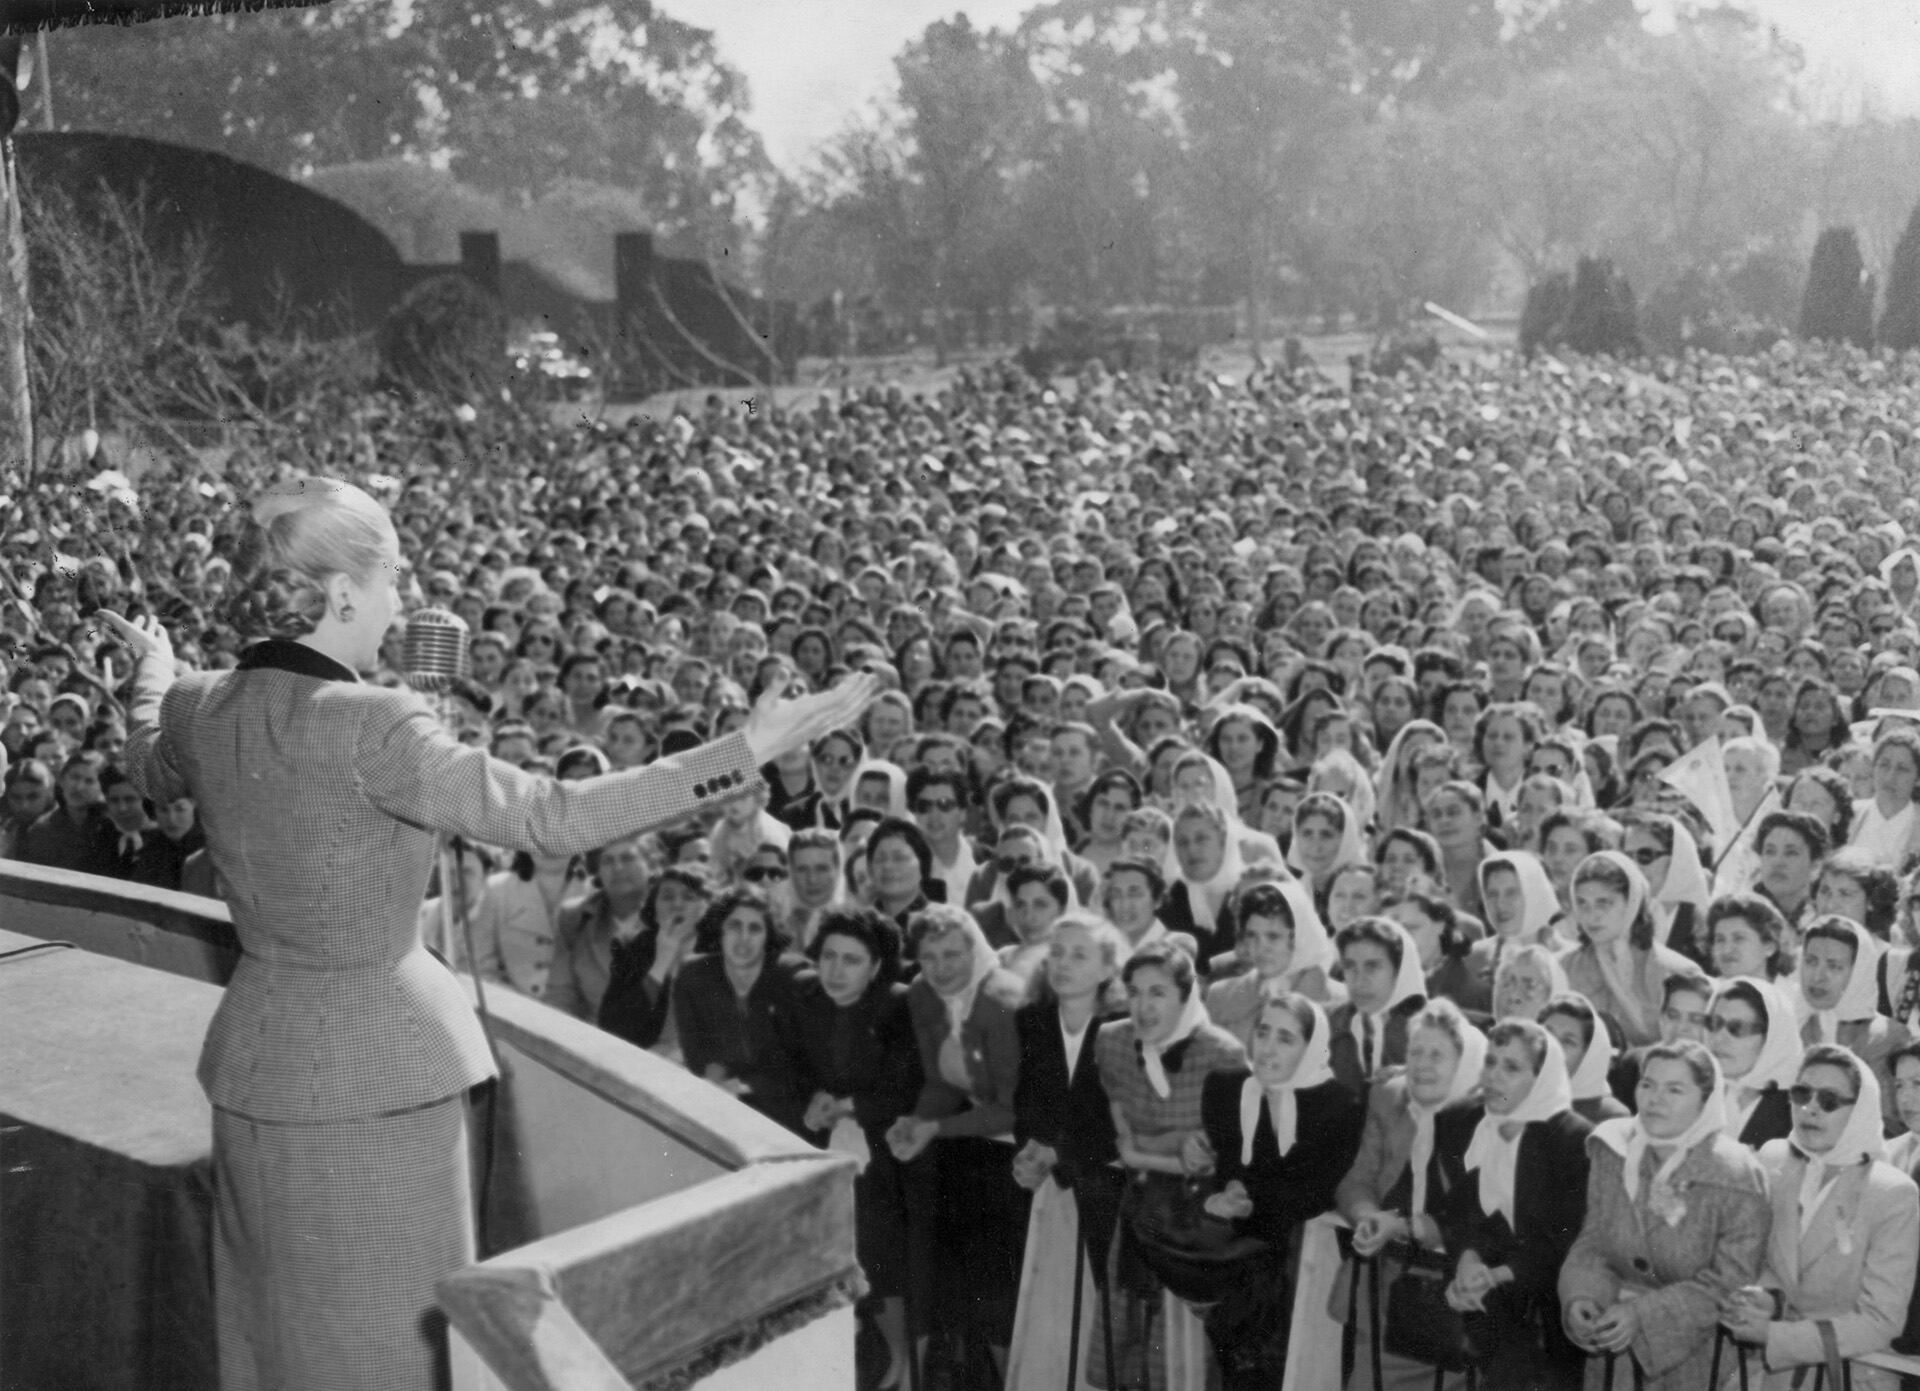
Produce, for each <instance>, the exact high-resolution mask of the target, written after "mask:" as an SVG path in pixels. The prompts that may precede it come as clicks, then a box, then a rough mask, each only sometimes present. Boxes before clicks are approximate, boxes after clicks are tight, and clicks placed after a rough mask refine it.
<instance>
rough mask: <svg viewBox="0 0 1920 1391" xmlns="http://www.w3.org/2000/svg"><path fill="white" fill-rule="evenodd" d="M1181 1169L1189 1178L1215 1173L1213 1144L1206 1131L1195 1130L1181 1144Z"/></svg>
mask: <svg viewBox="0 0 1920 1391" xmlns="http://www.w3.org/2000/svg"><path fill="white" fill-rule="evenodd" d="M1180 1169H1181V1172H1183V1173H1184V1174H1186V1175H1187V1177H1189V1178H1203V1177H1205V1176H1206V1175H1207V1174H1210V1173H1212V1172H1213V1144H1212V1142H1211V1141H1209V1140H1208V1139H1207V1133H1206V1132H1205V1131H1204V1130H1195V1131H1192V1132H1190V1133H1189V1134H1188V1135H1187V1138H1186V1139H1184V1140H1182V1141H1181V1142H1180Z"/></svg>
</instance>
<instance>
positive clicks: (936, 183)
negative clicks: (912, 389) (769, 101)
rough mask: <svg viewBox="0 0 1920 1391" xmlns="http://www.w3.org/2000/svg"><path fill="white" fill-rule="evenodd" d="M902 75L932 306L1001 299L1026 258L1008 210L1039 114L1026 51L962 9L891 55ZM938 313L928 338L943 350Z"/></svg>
mask: <svg viewBox="0 0 1920 1391" xmlns="http://www.w3.org/2000/svg"><path fill="white" fill-rule="evenodd" d="M894 68H895V70H896V72H897V73H898V74H899V78H900V107H901V111H902V115H903V118H904V119H903V123H902V126H901V131H902V133H903V134H904V135H905V136H906V137H907V139H908V141H909V142H910V143H909V147H908V153H907V156H906V161H905V172H906V173H907V175H908V177H909V178H910V180H911V182H912V186H913V191H914V197H913V198H912V199H911V200H910V201H909V203H908V208H909V211H910V215H911V217H912V221H913V223H914V224H915V225H914V234H915V236H914V239H915V240H917V241H920V242H921V243H922V244H924V245H926V246H927V247H928V249H929V252H930V258H929V261H928V264H927V273H928V274H929V276H930V278H931V280H932V286H933V297H934V303H935V306H936V310H937V311H945V310H946V309H948V308H951V307H954V306H956V305H960V304H965V305H967V306H969V307H972V308H985V307H988V306H991V305H1000V304H1005V303H1008V302H1009V301H1010V300H1011V297H1012V290H1013V287H1014V285H1015V284H1017V283H1018V278H1019V272H1020V270H1021V269H1022V268H1023V263H1024V261H1025V257H1024V255H1023V254H1022V253H1021V251H1020V248H1019V247H1018V245H1017V242H1016V238H1015V236H1014V234H1013V227H1012V224H1011V220H1010V218H1009V217H1008V211H1009V209H1010V207H1011V205H1012V203H1013V201H1014V192H1015V186H1016V182H1017V179H1018V175H1019V166H1020V163H1021V161H1022V159H1023V158H1024V156H1025V155H1026V153H1027V151H1028V149H1029V146H1030V142H1031V140H1032V137H1033V135H1034V133H1035V131H1036V130H1037V129H1038V127H1039V123H1040V120H1041V117H1042V113H1043V106H1042V98H1041V92H1040V84H1039V82H1038V81H1037V80H1036V79H1035V77H1034V74H1033V72H1032V70H1031V69H1030V68H1029V67H1028V66H1027V58H1026V52H1025V50H1024V49H1022V48H1021V46H1020V45H1019V43H1018V42H1016V41H1015V39H1014V38H1013V37H1012V36H1011V35H1008V34H1004V33H1002V32H1001V31H1000V30H997V29H990V30H987V31H986V32H984V33H982V32H981V31H979V30H976V29H975V28H974V27H973V25H972V24H971V23H970V22H969V21H968V19H967V17H966V16H965V15H964V14H958V15H955V16H954V17H953V18H952V19H950V20H936V21H935V22H934V23H932V24H930V25H928V26H927V29H926V32H925V33H923V34H922V35H921V36H920V38H919V39H917V40H915V41H914V42H913V43H912V44H909V45H908V46H907V49H906V51H905V52H904V53H902V54H901V55H900V56H899V57H898V58H896V59H895V60H894ZM946 341H947V340H946V315H945V313H944V312H936V316H935V328H934V343H935V347H936V350H937V352H938V353H939V356H940V358H941V360H942V361H944V360H945V355H946Z"/></svg>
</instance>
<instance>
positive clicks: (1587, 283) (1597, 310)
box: [1561, 256, 1640, 357]
mask: <svg viewBox="0 0 1920 1391" xmlns="http://www.w3.org/2000/svg"><path fill="white" fill-rule="evenodd" d="M1561 337H1562V341H1564V342H1565V343H1566V345H1567V346H1568V347H1569V348H1571V349H1573V350H1574V351H1575V352H1577V353H1611V354H1613V355H1615V356H1616V357H1618V356H1625V355H1627V354H1629V353H1636V352H1638V351H1639V350H1640V325H1639V317H1638V315H1637V313H1636V312H1635V309H1634V302H1633V286H1631V285H1629V284H1628V283H1627V278H1626V276H1624V275H1622V274H1621V273H1620V272H1619V271H1617V270H1615V269H1614V268H1613V262H1612V261H1610V260H1608V259H1606V258H1605V257H1604V256H1582V257H1581V258H1580V263H1579V264H1578V265H1577V266H1575V267H1574V270H1573V296H1572V299H1571V300H1570V301H1569V303H1568V305H1567V322H1566V328H1565V330H1564V331H1563V333H1562V335H1561Z"/></svg>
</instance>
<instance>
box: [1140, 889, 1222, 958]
mask: <svg viewBox="0 0 1920 1391" xmlns="http://www.w3.org/2000/svg"><path fill="white" fill-rule="evenodd" d="M1159 918H1160V921H1161V922H1162V923H1164V924H1165V925H1166V929H1167V931H1169V932H1184V933H1186V934H1187V936H1189V937H1191V938H1193V940H1194V941H1196V942H1198V943H1199V944H1200V951H1199V954H1198V955H1197V956H1196V957H1195V958H1194V961H1195V964H1196V965H1198V966H1199V967H1200V969H1201V970H1202V971H1205V969H1206V966H1207V963H1208V962H1210V961H1212V960H1213V959H1214V957H1216V956H1220V955H1223V954H1225V953H1228V952H1231V951H1232V950H1233V947H1234V939H1235V938H1236V937H1237V936H1238V935H1239V924H1238V923H1236V922H1235V921H1234V917H1233V911H1232V909H1231V908H1230V907H1229V906H1228V904H1225V903H1223V904H1221V905H1220V911H1219V913H1218V914H1217V915H1215V917H1214V921H1213V926H1212V927H1211V928H1202V927H1199V926H1196V925H1195V923H1194V921H1193V903H1192V900H1190V899H1189V898H1188V897H1187V886H1186V885H1185V884H1180V883H1177V884H1175V885H1173V887H1171V888H1170V889H1168V890H1167V894H1166V897H1165V898H1163V899H1161V900H1160V910H1159Z"/></svg>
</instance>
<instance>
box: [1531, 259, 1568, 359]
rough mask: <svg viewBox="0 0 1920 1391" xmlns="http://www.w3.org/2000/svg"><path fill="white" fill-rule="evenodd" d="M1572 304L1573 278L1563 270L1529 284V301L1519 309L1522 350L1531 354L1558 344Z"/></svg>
mask: <svg viewBox="0 0 1920 1391" xmlns="http://www.w3.org/2000/svg"><path fill="white" fill-rule="evenodd" d="M1572 306H1573V277H1572V276H1570V275H1568V274H1567V273H1566V272H1565V271H1563V270H1557V271H1554V272H1552V273H1551V274H1549V275H1545V276H1542V277H1541V278H1540V279H1538V280H1536V281H1534V282H1533V283H1532V284H1531V285H1529V286H1527V302H1526V305H1525V306H1524V307H1523V308H1522V309H1521V311H1520V351H1521V352H1523V353H1525V354H1526V355H1527V356H1529V357H1531V356H1532V355H1533V354H1534V353H1536V352H1538V351H1539V350H1540V349H1541V348H1551V347H1553V346H1554V345H1555V344H1557V343H1558V342H1559V341H1560V334H1561V332H1562V331H1563V330H1564V329H1565V327H1566V323H1567V311H1568V310H1569V309H1570V308H1572Z"/></svg>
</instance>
